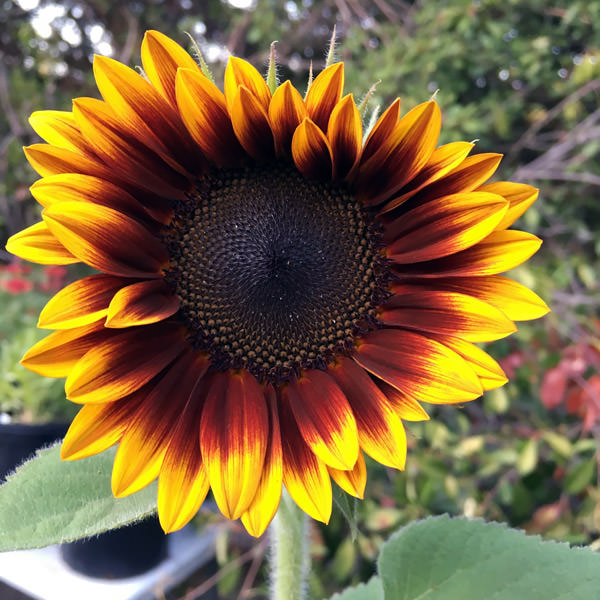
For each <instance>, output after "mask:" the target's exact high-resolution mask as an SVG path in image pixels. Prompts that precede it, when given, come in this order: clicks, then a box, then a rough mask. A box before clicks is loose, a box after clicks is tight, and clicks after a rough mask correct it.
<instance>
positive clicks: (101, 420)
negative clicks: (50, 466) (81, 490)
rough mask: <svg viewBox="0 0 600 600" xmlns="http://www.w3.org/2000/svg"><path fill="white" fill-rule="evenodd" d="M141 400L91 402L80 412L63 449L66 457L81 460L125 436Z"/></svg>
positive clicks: (61, 454)
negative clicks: (104, 402)
mask: <svg viewBox="0 0 600 600" xmlns="http://www.w3.org/2000/svg"><path fill="white" fill-rule="evenodd" d="M138 406H139V399H136V398H127V399H125V400H123V402H118V403H117V402H115V403H112V404H88V405H86V406H82V407H81V410H80V411H79V412H78V413H77V415H76V416H75V418H74V419H73V422H72V423H71V426H70V427H69V431H67V435H66V436H65V439H64V440H63V443H62V446H61V448H60V457H61V459H62V460H78V459H80V458H87V457H88V456H93V455H94V454H99V453H100V452H104V450H106V449H108V448H110V447H111V446H113V445H114V444H116V443H117V442H118V441H119V440H120V439H121V436H122V435H123V432H124V431H125V428H126V427H127V425H128V422H129V419H130V418H131V416H132V415H133V413H134V412H135V410H136V408H137V407H138Z"/></svg>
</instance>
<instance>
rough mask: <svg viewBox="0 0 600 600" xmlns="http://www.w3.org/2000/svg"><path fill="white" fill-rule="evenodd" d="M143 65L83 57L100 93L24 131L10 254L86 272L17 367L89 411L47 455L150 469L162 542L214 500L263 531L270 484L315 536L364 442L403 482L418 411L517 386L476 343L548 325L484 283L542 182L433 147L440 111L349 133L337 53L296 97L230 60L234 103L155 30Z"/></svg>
mask: <svg viewBox="0 0 600 600" xmlns="http://www.w3.org/2000/svg"><path fill="white" fill-rule="evenodd" d="M142 62H143V69H144V73H145V77H144V76H142V75H139V74H138V73H137V72H136V71H134V70H132V69H130V68H128V67H126V66H124V65H122V64H120V63H118V62H116V61H114V60H111V59H109V58H105V57H100V56H96V57H95V60H94V74H95V79H96V82H97V85H98V88H99V91H100V94H101V95H102V98H103V100H97V99H93V98H77V99H75V100H74V101H73V110H72V112H60V111H40V112H35V113H34V114H33V115H32V116H31V119H30V122H31V125H32V126H33V128H34V129H35V131H36V132H37V133H38V134H39V135H40V136H41V137H42V138H43V139H44V140H45V141H46V142H47V144H34V145H32V146H29V147H27V148H26V149H25V152H26V154H27V158H28V160H29V162H30V163H31V165H32V166H33V167H34V168H35V169H36V171H37V172H38V173H39V174H40V175H41V176H42V179H40V180H39V181H37V182H36V183H35V184H34V185H33V186H32V188H31V192H32V194H33V196H34V197H35V199H36V200H37V201H38V202H39V203H40V204H41V206H42V207H43V210H42V219H43V220H42V221H40V222H39V223H37V224H35V225H33V226H31V227H29V228H27V229H25V230H24V231H21V232H20V233H17V234H16V235H14V236H13V237H11V238H10V240H9V241H8V244H7V248H8V249H9V250H10V251H11V252H13V253H14V254H16V255H17V256H20V257H22V258H24V259H27V260H30V261H33V262H37V263H41V264H52V265H66V264H70V263H79V262H82V263H85V264H86V265H89V266H90V267H92V268H93V269H95V270H96V271H98V272H97V273H96V274H92V275H89V276H87V277H83V278H82V279H80V280H78V281H75V282H74V283H71V284H70V285H67V287H65V288H64V289H62V290H61V291H60V292H58V294H56V295H55V296H54V297H53V298H52V299H51V300H50V301H49V302H48V304H47V305H46V306H45V308H44V309H43V310H42V312H41V314H40V319H39V326H40V327H43V328H48V329H54V330H55V331H54V332H53V333H51V334H50V335H49V336H48V337H46V338H45V339H43V340H42V341H41V342H39V343H38V344H36V345H35V346H34V347H33V348H31V349H30V350H29V351H28V352H27V353H26V355H25V356H24V358H23V364H24V365H25V366H26V367H27V368H29V369H31V370H32V371H35V372H36V373H39V374H41V375H44V376H50V377H66V383H65V391H66V396H67V398H68V399H69V400H71V401H73V402H75V403H80V404H82V405H83V406H82V408H81V410H80V412H79V413H78V414H77V416H76V417H75V419H74V421H73V423H72V425H71V427H70V429H69V431H68V433H67V435H66V437H65V439H64V442H63V445H62V458H63V459H67V460H74V459H79V458H83V457H86V456H90V455H93V454H96V453H98V452H102V451H103V450H106V449H107V448H109V447H110V446H113V445H114V444H118V449H117V452H116V456H115V460H114V467H113V472H112V490H113V493H114V495H115V496H117V497H121V496H126V495H128V494H132V493H134V492H136V491H138V490H140V489H141V488H143V487H144V486H146V485H148V484H149V483H150V482H152V481H153V480H155V479H156V478H158V513H159V518H160V522H161V524H162V526H163V528H164V530H165V531H167V532H168V531H174V530H177V529H179V528H181V527H183V526H184V525H185V524H186V523H187V522H188V521H189V520H190V519H191V518H192V517H193V516H194V514H195V513H196V512H197V510H198V509H199V507H200V506H201V504H202V503H203V501H204V499H205V497H206V495H207V493H208V491H209V489H211V490H212V493H213V496H214V499H215V501H216V503H217V505H218V507H219V509H220V510H221V512H222V513H223V514H224V515H225V516H226V517H228V518H229V519H237V518H241V520H242V522H243V523H244V525H245V527H246V528H247V530H248V531H249V532H250V533H251V534H252V535H255V536H258V535H260V534H261V533H262V532H263V531H264V529H265V528H266V526H267V525H268V524H269V522H270V521H271V519H272V518H273V516H274V514H275V512H276V510H277V508H278V504H279V501H280V497H281V493H282V486H285V487H286V489H287V490H288V492H289V494H290V495H291V497H292V498H293V500H294V501H295V502H296V503H297V504H298V506H300V508H301V509H302V510H303V511H305V512H306V513H307V514H308V515H310V516H312V517H313V518H315V519H318V520H320V521H324V522H327V521H328V519H329V517H330V514H331V505H332V487H331V486H332V484H331V479H333V480H334V481H335V482H336V483H337V484H338V485H339V486H340V487H341V488H342V489H343V490H345V491H346V492H347V493H349V494H352V495H354V496H357V497H362V496H363V492H364V488H365V482H366V469H365V460H364V456H363V453H365V454H367V455H369V456H370V457H371V458H372V459H374V460H376V461H378V462H380V463H382V464H384V465H387V466H389V467H393V468H396V469H403V468H404V466H405V461H406V434H405V429H404V424H403V422H404V421H420V420H425V419H428V418H429V417H428V415H427V413H426V412H425V410H424V408H423V407H422V405H421V403H422V402H425V403H433V404H436V403H443V404H446V403H462V402H466V401H469V400H473V399H475V398H477V397H478V396H480V395H481V394H482V392H483V391H484V390H489V389H492V388H495V387H498V386H500V385H502V384H504V383H505V382H506V377H505V375H504V373H503V372H502V370H501V368H500V367H499V365H498V364H497V363H496V362H495V361H494V360H493V359H492V358H491V357H490V356H488V355H487V354H486V353H485V352H484V351H482V350H481V349H480V348H479V346H477V345H475V344H476V343H478V342H487V341H491V340H496V339H499V338H503V337H505V336H507V335H509V334H511V333H512V332H514V331H515V330H516V327H515V325H514V323H513V321H515V320H526V319H534V318H537V317H540V316H542V315H543V314H545V313H546V312H547V307H546V305H545V304H544V302H543V301H542V300H540V299H539V298H538V297H537V296H536V295H535V294H534V293H533V292H531V291H530V290H528V289H527V288H525V287H524V286H522V285H521V284H519V283H517V282H515V281H512V280H511V279H507V278H505V277H503V276H501V275H499V273H502V272H504V271H506V270H508V269H511V268H513V267H515V266H517V265H519V264H520V263H522V262H523V261H525V260H526V259H527V258H529V257H530V256H531V255H532V254H533V253H534V252H535V251H536V250H537V249H538V247H539V245H540V243H541V242H540V240H539V239H538V238H536V237H535V236H533V235H531V234H529V233H525V232H521V231H514V230H510V229H508V227H509V226H510V225H511V224H512V223H513V222H514V221H515V220H516V219H517V218H518V217H519V216H520V215H521V214H522V213H523V212H524V211H525V210H526V209H527V207H528V206H530V205H531V204H532V203H533V202H534V200H535V198H536V196H537V190H535V189H534V188H532V187H530V186H528V185H523V184H519V183H509V182H495V183H485V182H486V181H487V180H488V179H489V178H490V176H491V175H492V174H493V173H494V171H495V170H496V168H497V166H498V164H499V162H500V158H501V156H500V155H498V154H475V155H471V154H470V153H471V150H472V149H473V144H471V143H466V142H455V143H450V144H446V145H441V146H437V140H438V136H439V133H440V127H441V115H440V109H439V107H438V105H437V104H436V103H435V101H433V100H431V101H429V102H425V103H423V104H420V105H418V106H416V107H415V108H413V109H412V110H410V111H409V112H407V113H406V115H404V116H403V117H402V118H400V100H399V99H397V100H396V101H395V102H393V103H392V104H391V105H390V106H389V108H387V110H386V111H385V112H384V113H383V114H382V115H381V117H380V118H379V119H378V120H377V121H376V122H375V124H374V126H373V127H372V129H371V130H370V131H369V132H368V133H367V134H366V138H365V139H364V140H363V127H362V123H361V116H360V113H359V109H358V107H357V104H356V102H355V100H354V98H353V96H352V94H348V95H343V87H344V65H343V63H335V64H332V65H330V66H328V67H326V68H325V69H324V70H323V71H322V72H321V73H320V74H319V75H318V76H317V77H316V78H315V79H314V80H313V81H312V82H311V83H310V86H309V88H308V91H307V93H306V95H305V96H304V97H303V96H302V95H301V94H300V93H299V92H298V91H297V90H296V89H295V88H294V87H293V85H292V84H291V83H290V82H289V81H285V82H284V83H282V84H281V85H279V86H277V85H273V86H271V87H272V89H271V88H270V87H269V86H268V85H267V83H266V82H265V80H264V79H263V77H262V76H261V75H260V73H259V72H258V71H257V70H256V69H255V68H254V67H253V66H251V65H250V64H249V63H247V62H245V61H243V60H241V59H240V58H236V57H231V58H230V59H229V62H228V64H227V67H226V70H225V81H224V93H223V92H221V91H220V90H219V88H218V87H217V86H216V85H215V84H214V83H213V82H212V79H211V77H210V76H209V74H208V73H207V72H206V70H203V69H202V68H201V67H199V66H198V65H197V63H196V62H195V61H194V60H193V59H192V58H191V56H190V55H188V54H187V53H186V52H185V51H184V49H183V48H182V47H180V46H179V45H178V44H176V43H175V42H174V41H172V40H171V39H170V38H168V37H166V36H164V35H162V34H161V33H158V32H156V31H149V32H147V33H146V35H145V38H144V41H143V44H142Z"/></svg>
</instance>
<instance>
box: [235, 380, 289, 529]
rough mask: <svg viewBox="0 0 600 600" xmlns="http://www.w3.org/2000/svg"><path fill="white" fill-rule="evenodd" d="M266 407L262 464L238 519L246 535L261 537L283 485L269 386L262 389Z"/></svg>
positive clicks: (276, 418) (276, 417)
mask: <svg viewBox="0 0 600 600" xmlns="http://www.w3.org/2000/svg"><path fill="white" fill-rule="evenodd" d="M265 394H266V398H267V404H268V407H269V422H270V430H269V442H268V444H267V451H266V454H265V464H264V466H263V471H262V476H261V478H260V483H259V484H258V489H257V490H256V494H255V496H254V499H253V500H252V502H251V503H250V505H249V506H248V509H247V510H246V512H245V513H244V514H243V515H242V523H243V524H244V527H245V528H246V529H247V530H248V533H249V534H250V535H253V536H254V537H259V536H261V535H262V534H263V533H264V531H265V529H266V528H267V526H268V525H269V523H270V522H271V521H272V520H273V517H274V516H275V513H276V512H277V508H278V507H279V501H280V499H281V486H282V482H283V466H282V450H281V432H280V430H279V414H278V410H277V398H276V396H275V390H274V389H273V387H272V386H268V387H267V389H266V392H265Z"/></svg>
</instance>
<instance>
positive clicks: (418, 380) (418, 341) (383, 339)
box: [353, 329, 483, 404]
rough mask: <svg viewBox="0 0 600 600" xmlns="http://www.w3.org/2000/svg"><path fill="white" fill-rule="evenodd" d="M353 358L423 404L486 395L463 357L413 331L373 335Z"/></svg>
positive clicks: (376, 332)
mask: <svg viewBox="0 0 600 600" xmlns="http://www.w3.org/2000/svg"><path fill="white" fill-rule="evenodd" d="M353 358H354V360H355V361H356V362H357V363H358V364H359V365H361V366H362V367H363V368H364V369H366V370H367V371H369V372H370V373H373V375H376V376H377V377H379V378H380V379H383V380H384V381H386V382H387V383H389V384H390V385H392V386H394V387H395V388H397V389H398V390H400V391H401V392H403V393H405V394H406V395H407V396H411V397H413V398H414V399H415V400H418V401H419V402H431V403H433V404H448V403H456V402H467V401H469V400H474V399H475V398H477V397H479V396H481V394H482V392H483V388H482V386H481V383H480V382H479V378H478V377H477V375H476V374H475V372H474V371H473V369H472V368H471V367H470V366H469V364H468V363H467V362H466V361H465V360H464V359H463V358H462V357H461V356H459V355H458V354H457V353H456V352H453V351H452V350H450V349H449V348H447V347H446V346H443V345H442V344H440V343H439V342H436V341H434V340H432V339H430V338H428V337H425V336H422V335H418V334H416V333H411V332H409V331H403V330H394V329H380V330H376V331H371V332H370V333H368V334H367V335H366V336H365V337H363V338H362V339H360V340H358V341H357V349H356V352H355V353H354V355H353Z"/></svg>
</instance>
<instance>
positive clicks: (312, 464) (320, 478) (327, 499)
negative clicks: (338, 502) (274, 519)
mask: <svg viewBox="0 0 600 600" xmlns="http://www.w3.org/2000/svg"><path fill="white" fill-rule="evenodd" d="M279 420H280V426H281V442H282V446H283V483H284V485H285V487H286V489H287V491H288V492H289V494H290V496H291V497H292V499H293V500H294V502H295V503H296V504H297V505H298V506H299V507H300V508H301V509H302V510H303V511H304V512H305V513H306V514H308V515H309V516H311V517H312V518H313V519H316V520H317V521H322V522H323V523H328V522H329V518H330V517H331V507H332V493H331V480H330V479H329V474H328V472H327V467H326V466H325V463H324V462H323V461H322V460H321V459H319V458H318V457H317V455H316V454H315V453H314V452H312V451H311V450H310V448H309V447H308V446H307V445H306V443H305V441H304V438H303V437H302V434H301V433H300V431H299V429H298V425H297V424H296V419H295V418H294V415H293V414H292V410H291V407H290V406H289V404H288V401H287V398H286V397H285V395H284V397H282V398H281V399H280V410H279Z"/></svg>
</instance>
